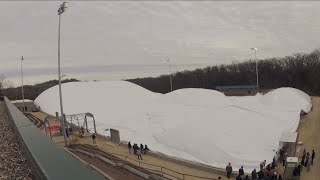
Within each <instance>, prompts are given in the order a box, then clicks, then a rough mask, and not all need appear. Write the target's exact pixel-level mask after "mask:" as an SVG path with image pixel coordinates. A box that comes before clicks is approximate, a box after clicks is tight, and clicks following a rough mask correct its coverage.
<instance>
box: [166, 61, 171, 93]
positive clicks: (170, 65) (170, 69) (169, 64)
mask: <svg viewBox="0 0 320 180" xmlns="http://www.w3.org/2000/svg"><path fill="white" fill-rule="evenodd" d="M167 62H168V63H169V65H170V87H171V92H172V70H171V65H172V60H171V59H168V60H167Z"/></svg>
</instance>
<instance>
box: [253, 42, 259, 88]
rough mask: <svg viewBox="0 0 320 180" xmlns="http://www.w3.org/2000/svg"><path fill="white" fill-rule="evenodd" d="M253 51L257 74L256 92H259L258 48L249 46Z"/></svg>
mask: <svg viewBox="0 0 320 180" xmlns="http://www.w3.org/2000/svg"><path fill="white" fill-rule="evenodd" d="M251 50H253V51H254V59H255V61H256V75H257V93H258V92H259V72H258V60H257V51H258V48H251Z"/></svg>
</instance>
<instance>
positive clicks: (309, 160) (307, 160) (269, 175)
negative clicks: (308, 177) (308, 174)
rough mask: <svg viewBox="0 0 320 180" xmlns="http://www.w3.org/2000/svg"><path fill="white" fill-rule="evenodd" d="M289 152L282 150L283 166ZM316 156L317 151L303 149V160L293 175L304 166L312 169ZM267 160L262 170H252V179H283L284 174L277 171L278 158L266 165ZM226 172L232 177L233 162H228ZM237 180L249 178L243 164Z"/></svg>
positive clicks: (262, 165)
mask: <svg viewBox="0 0 320 180" xmlns="http://www.w3.org/2000/svg"><path fill="white" fill-rule="evenodd" d="M286 155H287V153H286V152H285V151H284V150H282V149H281V150H280V160H281V161H282V163H283V166H285V158H286ZM314 158H315V151H314V150H312V151H311V152H310V153H309V152H306V150H305V149H304V150H303V153H302V158H301V161H300V162H299V164H298V166H297V167H295V169H294V171H293V176H300V172H301V171H302V167H303V166H304V167H307V171H310V166H311V165H313V160H314ZM266 162H267V161H266V160H264V161H262V162H261V163H260V171H259V172H257V171H256V169H254V170H253V171H252V172H251V180H256V179H259V180H260V179H267V180H282V178H283V177H282V176H281V175H278V174H277V171H276V166H277V165H276V160H275V158H274V159H273V161H272V163H270V164H268V165H266ZM226 172H227V178H228V179H230V177H231V174H232V172H233V170H232V166H231V163H228V165H227V166H226ZM236 180H249V175H245V174H244V170H243V166H241V168H240V169H239V174H238V176H237V177H236Z"/></svg>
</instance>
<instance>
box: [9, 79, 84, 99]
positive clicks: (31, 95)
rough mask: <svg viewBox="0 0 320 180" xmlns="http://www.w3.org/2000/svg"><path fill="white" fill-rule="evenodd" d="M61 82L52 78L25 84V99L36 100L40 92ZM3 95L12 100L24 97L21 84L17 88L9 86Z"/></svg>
mask: <svg viewBox="0 0 320 180" xmlns="http://www.w3.org/2000/svg"><path fill="white" fill-rule="evenodd" d="M76 81H79V80H77V79H65V80H62V81H61V82H62V83H67V82H76ZM57 84H59V81H58V80H50V81H46V82H43V83H38V84H35V85H25V86H23V89H24V98H25V99H31V100H35V99H36V98H37V97H38V96H39V94H41V93H42V92H43V91H45V90H47V89H49V88H51V87H53V86H55V85H57ZM3 95H4V96H7V97H8V98H9V99H10V100H16V99H22V94H21V86H20V87H16V88H8V89H4V90H3Z"/></svg>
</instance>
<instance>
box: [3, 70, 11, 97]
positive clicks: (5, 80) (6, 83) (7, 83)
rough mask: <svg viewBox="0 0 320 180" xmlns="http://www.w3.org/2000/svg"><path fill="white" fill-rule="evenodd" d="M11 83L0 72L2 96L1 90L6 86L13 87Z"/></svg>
mask: <svg viewBox="0 0 320 180" xmlns="http://www.w3.org/2000/svg"><path fill="white" fill-rule="evenodd" d="M13 87H14V86H13V83H12V82H11V81H10V80H8V79H7V78H6V76H5V75H3V74H0V95H1V96H3V95H4V93H3V90H4V89H7V88H13Z"/></svg>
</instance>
